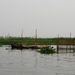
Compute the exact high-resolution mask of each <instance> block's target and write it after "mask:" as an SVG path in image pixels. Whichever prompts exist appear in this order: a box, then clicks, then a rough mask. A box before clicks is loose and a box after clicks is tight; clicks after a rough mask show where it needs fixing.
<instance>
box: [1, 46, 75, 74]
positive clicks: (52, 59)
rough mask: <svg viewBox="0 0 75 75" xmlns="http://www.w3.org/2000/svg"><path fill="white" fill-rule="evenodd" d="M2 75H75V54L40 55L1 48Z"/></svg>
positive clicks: (30, 51)
mask: <svg viewBox="0 0 75 75" xmlns="http://www.w3.org/2000/svg"><path fill="white" fill-rule="evenodd" d="M0 75H75V54H74V53H59V54H49V55H45V54H40V53H38V52H36V50H31V49H27V50H26V49H23V50H17V49H15V50H11V47H8V46H2V47H0Z"/></svg>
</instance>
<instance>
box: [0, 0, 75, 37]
mask: <svg viewBox="0 0 75 75" xmlns="http://www.w3.org/2000/svg"><path fill="white" fill-rule="evenodd" d="M22 29H23V36H24V37H34V36H35V30H36V29H37V34H38V37H57V36H58V34H59V36H60V37H69V36H70V32H71V36H72V37H75V0H0V36H7V35H8V34H10V36H21V33H22Z"/></svg>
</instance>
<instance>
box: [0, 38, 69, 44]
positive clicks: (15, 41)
mask: <svg viewBox="0 0 75 75" xmlns="http://www.w3.org/2000/svg"><path fill="white" fill-rule="evenodd" d="M63 39H70V38H37V39H35V38H32V37H23V38H21V37H9V38H7V37H6V38H5V37H0V45H8V44H22V43H23V44H26V45H29V44H38V45H40V44H41V45H43V44H44V45H56V43H57V40H63Z"/></svg>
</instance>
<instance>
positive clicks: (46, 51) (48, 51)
mask: <svg viewBox="0 0 75 75" xmlns="http://www.w3.org/2000/svg"><path fill="white" fill-rule="evenodd" d="M38 52H40V53H41V54H53V53H56V51H55V49H54V48H53V47H48V48H41V49H40V50H39V51H38Z"/></svg>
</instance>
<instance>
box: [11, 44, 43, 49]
mask: <svg viewBox="0 0 75 75" xmlns="http://www.w3.org/2000/svg"><path fill="white" fill-rule="evenodd" d="M11 48H12V49H15V48H16V49H40V48H42V47H41V46H39V45H23V44H11Z"/></svg>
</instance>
